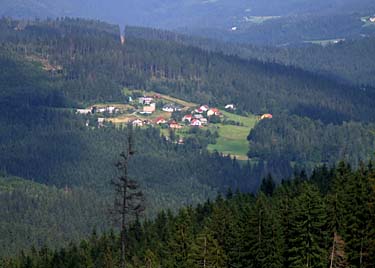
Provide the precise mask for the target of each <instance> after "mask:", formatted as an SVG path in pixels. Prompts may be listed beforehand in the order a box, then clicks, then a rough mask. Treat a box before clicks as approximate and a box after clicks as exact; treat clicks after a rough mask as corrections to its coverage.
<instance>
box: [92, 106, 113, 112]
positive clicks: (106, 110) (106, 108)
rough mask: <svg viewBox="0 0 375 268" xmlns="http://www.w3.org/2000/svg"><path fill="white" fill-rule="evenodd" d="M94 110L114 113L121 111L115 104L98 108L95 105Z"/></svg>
mask: <svg viewBox="0 0 375 268" xmlns="http://www.w3.org/2000/svg"><path fill="white" fill-rule="evenodd" d="M92 111H93V113H105V112H107V113H110V114H114V113H117V112H118V111H119V109H117V108H116V107H113V106H109V107H100V108H97V107H95V106H94V107H93V108H92Z"/></svg>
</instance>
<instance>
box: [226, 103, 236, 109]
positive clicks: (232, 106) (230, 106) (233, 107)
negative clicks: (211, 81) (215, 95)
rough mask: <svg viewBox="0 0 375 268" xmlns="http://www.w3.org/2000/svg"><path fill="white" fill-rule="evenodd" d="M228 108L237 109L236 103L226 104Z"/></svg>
mask: <svg viewBox="0 0 375 268" xmlns="http://www.w3.org/2000/svg"><path fill="white" fill-rule="evenodd" d="M225 109H226V110H236V106H235V105H234V104H227V105H225Z"/></svg>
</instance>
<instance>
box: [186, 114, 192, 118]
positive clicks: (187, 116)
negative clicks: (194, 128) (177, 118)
mask: <svg viewBox="0 0 375 268" xmlns="http://www.w3.org/2000/svg"><path fill="white" fill-rule="evenodd" d="M184 118H193V116H192V115H191V114H187V115H185V116H184Z"/></svg>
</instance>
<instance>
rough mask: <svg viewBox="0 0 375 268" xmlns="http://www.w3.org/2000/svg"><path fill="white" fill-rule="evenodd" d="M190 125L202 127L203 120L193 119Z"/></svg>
mask: <svg viewBox="0 0 375 268" xmlns="http://www.w3.org/2000/svg"><path fill="white" fill-rule="evenodd" d="M190 126H192V127H201V126H202V122H201V121H200V120H199V119H193V120H192V121H191V123H190Z"/></svg>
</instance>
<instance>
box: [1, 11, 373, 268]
mask: <svg viewBox="0 0 375 268" xmlns="http://www.w3.org/2000/svg"><path fill="white" fill-rule="evenodd" d="M121 36H123V37H124V39H123V42H121ZM372 41H373V38H368V39H361V40H352V41H350V42H347V43H343V44H341V43H340V44H337V46H333V45H332V46H327V47H316V46H313V45H310V46H309V45H306V46H302V47H298V48H294V47H288V48H266V47H262V48H260V47H255V46H250V45H244V44H230V43H221V42H217V43H215V41H212V40H208V39H202V38H195V37H188V36H182V35H176V34H173V33H170V32H165V31H159V30H155V29H146V28H137V27H127V28H125V31H124V32H123V31H122V30H121V29H120V27H119V26H115V25H110V24H107V23H104V22H100V21H95V20H85V19H75V18H55V19H46V20H39V19H35V20H17V19H11V18H5V17H3V18H1V19H0V268H8V267H17V268H21V267H22V268H23V267H25V268H26V267H67V268H68V267H69V268H70V267H120V262H121V257H120V255H121V253H120V240H121V239H122V237H121V235H120V233H119V228H118V225H116V224H113V223H112V222H111V220H110V216H109V215H110V208H111V206H112V205H113V200H114V195H115V193H114V191H113V185H111V181H113V179H114V178H117V177H118V176H120V175H119V171H118V169H117V168H116V163H118V161H119V159H120V157H121V155H122V153H123V151H124V149H125V147H126V146H125V143H126V139H127V136H128V135H129V133H130V130H129V127H128V126H126V125H115V124H112V123H109V122H106V123H104V124H103V125H99V124H98V116H97V115H79V114H77V113H76V109H77V108H87V107H89V106H91V105H94V104H97V103H108V104H111V103H121V104H124V105H126V104H128V102H129V98H128V96H127V95H126V93H125V91H128V90H140V91H142V92H145V94H147V93H148V92H153V93H152V94H154V92H156V93H160V94H165V95H168V96H171V97H175V98H178V99H181V100H185V101H190V102H193V103H197V104H207V105H210V106H211V107H224V106H225V105H226V104H228V103H233V104H235V106H236V111H235V113H236V114H237V115H242V116H248V115H252V116H254V117H255V116H258V117H260V115H262V114H265V113H271V114H272V115H273V118H272V119H269V120H260V121H259V120H258V121H257V123H256V125H255V127H254V128H253V129H251V130H250V129H249V131H248V133H249V134H248V137H247V141H248V154H247V155H248V157H249V158H248V160H238V159H237V158H236V157H232V156H230V155H224V154H222V153H220V152H217V151H214V152H212V151H209V150H208V149H207V146H208V145H209V144H212V143H215V142H216V139H217V135H218V134H217V133H214V132H211V131H210V130H207V131H206V130H199V129H198V130H197V129H196V130H194V131H192V132H193V133H194V135H191V136H188V137H186V139H185V140H184V142H183V144H179V142H178V137H177V136H176V135H175V134H174V132H168V133H169V134H166V132H165V131H163V129H160V128H157V127H152V126H148V127H143V128H134V129H132V132H131V133H132V135H134V148H135V152H136V153H135V155H134V156H132V157H131V159H130V160H129V174H128V175H129V177H131V178H132V179H134V180H136V181H137V183H139V188H140V189H141V190H142V192H143V194H144V196H145V201H144V206H145V208H146V210H145V212H144V213H143V215H141V216H140V215H137V216H136V217H134V219H132V221H131V223H130V224H129V225H128V226H127V229H126V233H125V234H124V236H125V237H126V262H127V267H178V268H180V267H216V268H219V267H243V268H245V267H275V268H276V267H291V268H294V267H295V268H297V267H330V268H331V267H359V268H367V267H369V268H370V267H374V265H375V170H374V167H373V164H372V163H373V162H371V160H372V159H373V157H374V152H375V88H374V86H375V84H374V81H373V78H374V77H373V70H375V65H374V62H375V58H374V55H375V54H374V53H372V51H373V42H372ZM364 55H365V56H364ZM361 62H365V63H366V64H365V65H364V66H360V63H361ZM352 63H354V64H352ZM150 94H151V93H150ZM235 123H236V122H235ZM128 188H131V189H132V188H135V186H134V185H130V186H128Z"/></svg>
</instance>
